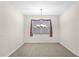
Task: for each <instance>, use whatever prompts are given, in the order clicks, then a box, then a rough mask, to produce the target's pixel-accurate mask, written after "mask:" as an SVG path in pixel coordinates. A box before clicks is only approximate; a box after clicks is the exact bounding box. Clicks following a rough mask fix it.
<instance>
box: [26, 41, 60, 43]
mask: <svg viewBox="0 0 79 59" xmlns="http://www.w3.org/2000/svg"><path fill="white" fill-rule="evenodd" d="M25 43H59V42H52V41H49V42H48V41H47V42H46V41H39V42H38V41H36V42H35V41H28V42H25Z"/></svg>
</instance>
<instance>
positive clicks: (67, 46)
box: [60, 42, 79, 57]
mask: <svg viewBox="0 0 79 59" xmlns="http://www.w3.org/2000/svg"><path fill="white" fill-rule="evenodd" d="M60 44H61V45H63V46H64V47H65V48H67V49H68V50H69V51H71V52H72V53H74V54H75V55H77V56H78V57H79V54H78V53H76V52H75V51H73V50H72V49H70V48H69V47H68V46H67V45H65V44H63V43H61V42H60Z"/></svg>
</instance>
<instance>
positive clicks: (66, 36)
mask: <svg viewBox="0 0 79 59" xmlns="http://www.w3.org/2000/svg"><path fill="white" fill-rule="evenodd" d="M60 30H61V31H60V34H61V41H60V42H61V44H63V45H64V46H65V47H66V48H68V49H69V50H71V51H72V52H73V53H75V54H76V55H78V56H79V3H76V4H74V5H73V6H71V7H70V8H69V9H68V10H67V11H66V12H65V13H64V14H63V15H62V16H61V17H60Z"/></svg>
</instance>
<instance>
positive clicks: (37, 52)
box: [10, 43, 76, 57]
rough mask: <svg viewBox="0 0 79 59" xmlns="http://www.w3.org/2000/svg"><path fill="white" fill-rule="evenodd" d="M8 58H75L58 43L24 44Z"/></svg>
mask: <svg viewBox="0 0 79 59" xmlns="http://www.w3.org/2000/svg"><path fill="white" fill-rule="evenodd" d="M10 57H76V55H75V54H73V53H72V52H70V51H69V50H67V49H66V48H65V47H63V46H62V45H60V44H59V43H38V44H34V43H31V44H24V45H23V46H22V47H20V48H19V49H18V50H17V51H15V52H14V53H13V54H12V55H10Z"/></svg>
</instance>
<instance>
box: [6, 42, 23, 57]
mask: <svg viewBox="0 0 79 59" xmlns="http://www.w3.org/2000/svg"><path fill="white" fill-rule="evenodd" d="M23 44H24V43H22V44H20V45H19V46H18V47H17V48H16V49H14V50H13V51H12V52H11V53H10V54H9V55H8V56H7V57H9V56H10V55H11V54H12V53H14V52H15V51H16V50H17V49H18V48H20V47H21V46H22V45H23Z"/></svg>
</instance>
